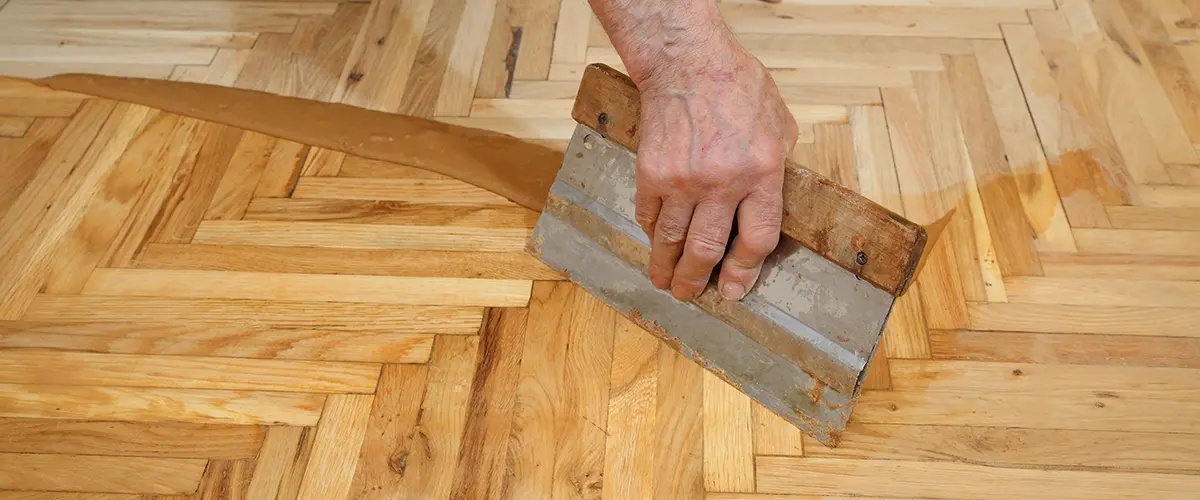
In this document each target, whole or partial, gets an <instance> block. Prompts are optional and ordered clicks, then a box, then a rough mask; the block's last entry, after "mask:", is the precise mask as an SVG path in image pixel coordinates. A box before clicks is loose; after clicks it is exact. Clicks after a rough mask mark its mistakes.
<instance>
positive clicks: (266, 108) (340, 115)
mask: <svg viewBox="0 0 1200 500" xmlns="http://www.w3.org/2000/svg"><path fill="white" fill-rule="evenodd" d="M33 83H35V84H38V85H42V86H45V87H49V88H52V89H58V90H71V91H74V92H78V93H82V94H89V95H94V96H97V97H103V98H107V99H113V100H117V101H125V102H131V103H135V104H141V105H144V106H149V107H152V108H158V109H162V110H165V111H168V112H171V113H175V114H179V115H184V116H188V117H192V118H197V119H200V120H205V121H210V122H215V123H220V124H223V125H229V126H232V127H237V128H242V129H246V130H252V131H255V132H259V133H262V134H266V135H269V136H273V137H278V138H282V139H287V140H290V141H293V142H298V143H301V144H308V145H312V146H318V147H323V148H326V149H331V150H335V151H340V152H343V153H347V154H351V155H355V156H362V157H365V158H371V159H374V160H381V161H387V162H392V163H398V164H402V165H411V166H414V167H419V168H423V169H426V170H430V171H433V172H437V173H440V174H443V175H447V176H450V177H453V178H455V179H459V180H461V181H464V182H467V183H470V184H473V185H475V186H478V187H481V188H483V189H487V190H489V191H492V192H494V193H496V194H499V195H500V196H503V197H505V198H507V199H509V200H511V201H513V202H514V203H517V204H519V205H521V206H523V207H526V208H529V209H531V210H536V211H541V209H542V206H543V204H544V203H545V201H546V195H547V194H548V193H549V192H550V185H551V184H552V183H553V182H554V177H555V175H556V174H557V173H558V169H559V167H560V166H561V165H562V153H561V152H559V151H555V150H553V149H550V148H547V147H545V146H541V145H538V144H534V143H531V142H526V141H522V140H520V139H517V138H515V137H512V136H509V135H505V134H500V133H496V132H490V131H486V130H479V129H474V128H470V127H462V126H456V125H449V124H446V123H441V122H437V121H433V120H427V119H424V118H417V117H412V116H404V115H396V114H390V113H383V112H379V111H372V110H368V109H364V108H359V107H355V106H348V105H345V104H337V103H327V102H319V101H311V100H307V99H299V98H294V97H285V96H280V95H276V94H269V93H266V92H260V91H255V90H245V89H234V88H228V87H219V86H215V85H207V84H199V83H190V82H174V81H162V80H149V79H144V78H119V77H111V76H100V75H82V74H67V75H57V76H52V77H49V78H43V79H40V80H34V81H33Z"/></svg>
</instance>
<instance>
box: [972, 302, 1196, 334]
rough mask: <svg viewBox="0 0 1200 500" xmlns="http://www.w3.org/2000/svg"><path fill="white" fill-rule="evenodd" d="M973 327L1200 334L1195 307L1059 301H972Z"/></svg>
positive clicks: (1006, 329)
mask: <svg viewBox="0 0 1200 500" xmlns="http://www.w3.org/2000/svg"><path fill="white" fill-rule="evenodd" d="M970 317H971V325H970V328H971V329H973V330H1002V331H1027V332H1043V333H1100V334H1109V335H1138V336H1155V335H1161V336H1165V337H1192V338H1195V337H1198V336H1200V332H1197V331H1196V329H1195V328H1194V322H1195V321H1197V319H1198V318H1200V316H1197V313H1196V311H1195V310H1192V309H1180V308H1169V307H1135V306H1119V307H1113V306H1080V305H1058V304H1019V303H1011V304H971V306H970Z"/></svg>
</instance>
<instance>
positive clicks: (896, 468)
mask: <svg viewBox="0 0 1200 500" xmlns="http://www.w3.org/2000/svg"><path fill="white" fill-rule="evenodd" d="M756 463H757V466H758V485H759V491H761V492H764V493H804V494H810V495H821V494H829V493H842V494H853V495H874V496H884V495H897V494H898V495H903V496H926V497H957V496H964V495H966V496H970V497H971V498H978V499H980V500H991V499H1007V498H1012V497H1013V496H1014V495H1016V496H1031V497H1036V496H1051V497H1054V498H1061V499H1064V500H1067V499H1071V500H1074V499H1089V500H1092V499H1095V500H1099V499H1123V498H1128V496H1129V495H1150V496H1157V497H1162V498H1169V497H1172V496H1179V497H1186V496H1187V495H1188V494H1189V493H1187V492H1190V491H1194V489H1195V488H1196V485H1197V482H1198V480H1197V478H1196V477H1195V476H1185V475H1175V474H1154V473H1128V474H1111V473H1100V472H1091V471H1039V470H1030V469H1006V468H1000V467H984V466H979V465H973V464H953V463H930V462H915V461H901V460H846V459H836V458H808V457H805V458H794V457H759V458H758V459H757V461H756ZM885 477H903V478H905V481H883V480H881V479H883V478H885ZM946 477H954V478H957V480H955V481H945V478H946Z"/></svg>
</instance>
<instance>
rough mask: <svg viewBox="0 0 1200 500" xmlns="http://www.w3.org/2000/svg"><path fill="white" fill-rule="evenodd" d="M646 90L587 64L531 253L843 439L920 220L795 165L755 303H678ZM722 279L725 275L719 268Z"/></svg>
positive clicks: (919, 243) (727, 377)
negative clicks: (650, 184)
mask: <svg viewBox="0 0 1200 500" xmlns="http://www.w3.org/2000/svg"><path fill="white" fill-rule="evenodd" d="M639 112H640V111H639V100H638V90H637V88H636V87H635V86H634V84H633V81H632V80H630V79H629V78H628V77H627V76H626V75H624V74H622V73H620V72H618V71H616V70H615V69H613V68H611V67H608V66H605V65H603V64H593V65H590V66H588V67H587V68H586V70H585V72H584V75H583V80H582V82H581V84H580V88H579V93H578V94H577V97H576V101H575V105H574V108H573V110H572V117H573V118H574V119H575V121H576V122H577V126H576V128H575V132H574V135H573V136H572V138H571V141H570V143H569V144H568V146H567V150H566V154H565V157H564V160H563V163H562V167H561V169H560V170H559V172H558V174H557V176H556V177H555V180H554V183H553V185H552V186H551V188H550V193H549V196H548V197H547V200H546V205H545V209H544V210H543V211H542V214H541V216H540V217H539V219H538V222H537V225H536V227H535V228H534V230H533V235H532V237H531V238H530V240H529V244H528V246H527V250H528V251H529V252H530V253H532V254H533V255H535V256H537V257H538V258H539V259H541V261H542V262H544V263H546V264H547V265H549V266H550V267H552V268H554V269H556V270H558V271H559V272H561V273H563V274H564V275H566V276H567V277H568V278H569V279H570V280H571V281H572V282H574V283H576V284H577V285H579V286H580V287H582V288H583V289H585V290H586V291H587V292H588V293H590V294H592V295H594V296H595V297H597V298H599V299H600V300H601V301H603V302H605V303H606V304H608V305H609V306H610V307H612V308H614V309H616V310H617V311H619V312H620V313H621V314H623V315H624V316H626V317H628V318H629V319H631V320H632V321H633V322H635V323H636V324H638V325H639V326H641V327H642V328H644V329H645V330H646V331H647V332H649V333H651V334H653V335H655V336H656V337H658V338H659V339H660V340H661V341H663V342H664V343H666V344H667V345H669V346H670V347H671V348H673V349H675V350H677V351H679V352H680V353H682V354H684V355H685V356H687V357H688V358H690V359H692V360H693V361H695V362H696V363H699V364H700V365H701V366H703V367H704V368H705V369H707V370H708V371H710V372H712V373H714V374H716V375H717V376H718V377H720V378H721V379H723V380H724V381H725V382H727V383H729V384H731V385H732V386H734V387H736V388H737V389H738V390H740V391H742V392H743V393H745V394H747V395H748V396H749V397H751V398H753V399H754V400H756V401H758V402H759V403H761V404H762V405H763V406H765V407H766V408H768V409H770V410H771V411H773V412H774V413H776V414H778V415H779V416H780V417H783V419H785V420H787V421H788V422H790V423H791V424H793V425H795V426H796V427H798V428H799V429H801V430H802V431H803V432H805V433H806V434H808V435H809V436H812V437H813V438H815V439H816V440H818V441H820V442H821V443H823V444H825V445H827V446H836V445H837V442H838V439H839V437H840V435H841V433H842V431H843V430H844V428H845V426H846V422H847V420H848V419H849V418H850V415H851V412H852V410H853V408H854V405H855V402H856V400H857V397H858V395H859V392H860V390H861V388H862V384H863V380H864V378H865V375H866V371H867V366H868V365H869V364H870V361H871V358H872V356H875V355H876V351H877V349H878V347H879V341H880V339H881V338H882V335H883V329H884V325H885V324H886V323H887V320H888V315H889V314H890V312H891V310H892V305H893V304H894V303H895V301H896V298H897V297H899V296H901V295H902V294H904V293H905V292H906V291H907V289H908V287H909V284H910V283H912V280H913V279H914V276H915V274H916V272H917V270H918V268H919V267H920V264H921V259H922V257H923V254H924V253H925V252H924V251H925V248H926V245H927V243H928V237H929V236H928V234H927V233H926V231H925V229H924V228H922V227H921V226H920V225H918V224H916V223H913V222H911V221H909V220H906V219H905V218H904V217H902V216H900V215H898V214H896V213H894V212H892V211H889V210H888V209H886V208H885V207H883V206H881V205H878V204H876V203H874V202H872V201H871V200H869V199H867V198H864V197H863V196H861V195H859V194H857V193H855V192H853V191H850V190H848V189H846V188H844V187H842V186H839V185H837V184H835V183H834V182H832V181H830V180H829V179H826V178H823V177H822V176H820V175H818V174H817V173H815V172H813V171H810V170H808V169H805V168H803V167H801V166H799V165H796V164H795V163H792V162H791V161H788V162H787V165H786V177H785V181H784V218H783V225H782V231H781V232H782V234H781V235H780V244H779V246H778V247H777V248H776V250H775V251H774V253H772V254H771V256H770V257H769V258H768V259H767V261H766V263H765V264H764V267H763V272H762V274H761V277H760V278H759V281H758V282H757V284H756V285H755V286H754V287H753V288H752V289H751V290H750V291H749V292H748V293H747V295H746V296H745V297H744V298H743V299H742V300H741V301H727V300H724V299H723V298H721V296H720V294H719V293H718V292H717V290H716V286H715V279H714V282H711V283H709V285H708V286H707V288H705V290H704V291H703V292H702V293H701V294H700V295H699V296H698V297H697V298H695V299H694V300H692V301H690V302H682V301H679V300H676V299H675V298H674V297H673V296H672V295H671V293H670V291H667V290H659V289H657V288H655V287H654V285H653V284H652V283H651V282H650V279H649V276H648V274H647V266H648V261H649V255H650V241H649V239H648V238H647V237H646V235H645V233H644V232H643V231H642V228H641V227H640V226H639V225H638V224H637V223H636V222H635V221H634V192H635V168H636V162H637V158H636V151H637V148H638V134H637V125H638V122H639ZM715 274H716V273H714V275H715Z"/></svg>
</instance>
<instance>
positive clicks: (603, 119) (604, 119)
mask: <svg viewBox="0 0 1200 500" xmlns="http://www.w3.org/2000/svg"><path fill="white" fill-rule="evenodd" d="M596 123H599V124H600V125H602V126H603V125H608V113H600V116H597V117H596Z"/></svg>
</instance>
